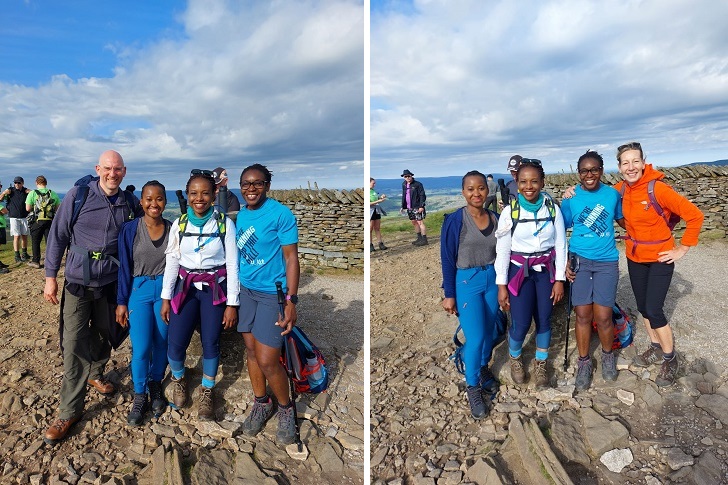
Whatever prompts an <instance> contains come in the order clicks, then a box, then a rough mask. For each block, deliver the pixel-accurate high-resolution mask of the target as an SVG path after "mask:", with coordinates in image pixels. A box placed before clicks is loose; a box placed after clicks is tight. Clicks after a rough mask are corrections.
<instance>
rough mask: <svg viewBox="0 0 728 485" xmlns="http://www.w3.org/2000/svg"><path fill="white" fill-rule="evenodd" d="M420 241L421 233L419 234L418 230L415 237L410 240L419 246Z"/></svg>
mask: <svg viewBox="0 0 728 485" xmlns="http://www.w3.org/2000/svg"><path fill="white" fill-rule="evenodd" d="M420 241H422V234H420V233H419V232H418V233H417V239H415V240H414V241H412V244H414V245H415V246H419V243H420Z"/></svg>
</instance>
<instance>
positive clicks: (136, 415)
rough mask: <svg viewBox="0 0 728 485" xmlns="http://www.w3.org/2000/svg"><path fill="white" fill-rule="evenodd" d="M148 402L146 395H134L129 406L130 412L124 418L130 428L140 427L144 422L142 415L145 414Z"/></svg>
mask: <svg viewBox="0 0 728 485" xmlns="http://www.w3.org/2000/svg"><path fill="white" fill-rule="evenodd" d="M148 404H149V401H148V400H147V395H146V393H136V394H134V402H133V403H132V405H131V411H130V412H129V416H127V417H126V422H127V423H129V425H131V426H141V424H142V422H143V421H144V414H145V413H146V412H147V407H148Z"/></svg>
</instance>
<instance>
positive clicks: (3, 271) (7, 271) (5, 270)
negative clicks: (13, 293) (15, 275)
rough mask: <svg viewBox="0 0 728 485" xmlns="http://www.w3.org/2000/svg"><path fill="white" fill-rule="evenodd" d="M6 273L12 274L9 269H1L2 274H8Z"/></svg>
mask: <svg viewBox="0 0 728 485" xmlns="http://www.w3.org/2000/svg"><path fill="white" fill-rule="evenodd" d="M6 273H10V270H9V269H8V268H2V267H0V274H6Z"/></svg>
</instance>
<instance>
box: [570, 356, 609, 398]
mask: <svg viewBox="0 0 728 485" xmlns="http://www.w3.org/2000/svg"><path fill="white" fill-rule="evenodd" d="M576 365H577V368H576V390H577V391H584V390H586V389H589V386H591V381H592V373H593V372H594V367H593V366H592V360H591V357H589V358H587V359H584V360H582V359H579V360H577V361H576ZM603 366H604V364H603V363H602V371H603V369H604V367H603Z"/></svg>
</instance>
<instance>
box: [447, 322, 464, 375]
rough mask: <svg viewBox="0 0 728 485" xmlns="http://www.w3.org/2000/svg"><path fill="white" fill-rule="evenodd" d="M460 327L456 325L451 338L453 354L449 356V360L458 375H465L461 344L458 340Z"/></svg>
mask: <svg viewBox="0 0 728 485" xmlns="http://www.w3.org/2000/svg"><path fill="white" fill-rule="evenodd" d="M462 328H463V327H462V325H460V324H458V328H456V329H455V333H454V334H453V336H452V342H453V343H454V344H455V352H454V353H453V354H452V355H451V356H450V360H452V361H453V362H454V363H455V368H456V369H457V370H458V372H459V373H461V374H465V364H464V363H463V343H462V342H461V341H460V339H459V338H458V333H459V332H460V330H461V329H462Z"/></svg>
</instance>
